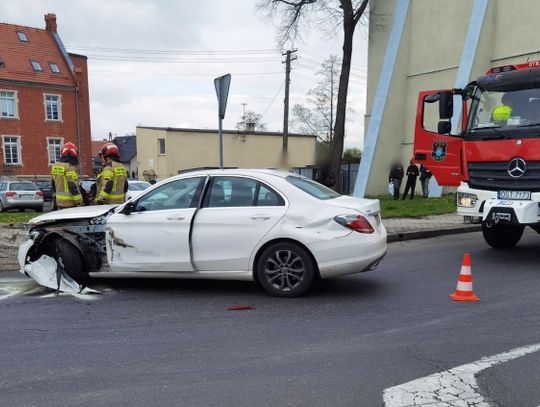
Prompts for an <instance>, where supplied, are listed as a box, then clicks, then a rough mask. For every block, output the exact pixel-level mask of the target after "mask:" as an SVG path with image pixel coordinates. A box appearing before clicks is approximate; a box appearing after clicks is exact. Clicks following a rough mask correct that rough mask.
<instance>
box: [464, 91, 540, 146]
mask: <svg viewBox="0 0 540 407" xmlns="http://www.w3.org/2000/svg"><path fill="white" fill-rule="evenodd" d="M535 126H540V89H521V90H512V91H504V92H503V91H500V90H482V89H480V88H477V90H476V92H475V95H474V96H473V102H472V105H471V117H470V119H469V134H470V135H475V133H477V134H478V135H480V134H487V133H490V129H492V130H491V133H492V135H493V136H496V137H500V138H503V137H506V138H509V137H511V136H512V134H516V131H518V132H519V134H516V136H519V137H522V136H523V134H522V129H523V128H526V127H535ZM508 130H510V133H508V132H507V131H508ZM537 130H538V129H536V133H537Z"/></svg>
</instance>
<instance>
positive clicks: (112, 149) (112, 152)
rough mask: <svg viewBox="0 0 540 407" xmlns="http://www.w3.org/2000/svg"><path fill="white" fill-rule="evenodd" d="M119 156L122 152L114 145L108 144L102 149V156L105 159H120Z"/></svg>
mask: <svg viewBox="0 0 540 407" xmlns="http://www.w3.org/2000/svg"><path fill="white" fill-rule="evenodd" d="M119 154H120V150H118V147H117V146H116V144H114V143H107V144H105V145H104V146H103V147H102V148H101V156H102V157H103V158H107V157H110V156H113V157H118V155H119Z"/></svg>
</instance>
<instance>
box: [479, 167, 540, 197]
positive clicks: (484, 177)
mask: <svg viewBox="0 0 540 407" xmlns="http://www.w3.org/2000/svg"><path fill="white" fill-rule="evenodd" d="M469 186H470V187H471V188H476V189H485V190H489V191H501V190H510V191H531V192H540V161H527V169H526V171H525V174H523V176H521V177H519V178H512V177H511V176H510V174H508V161H499V162H475V163H469Z"/></svg>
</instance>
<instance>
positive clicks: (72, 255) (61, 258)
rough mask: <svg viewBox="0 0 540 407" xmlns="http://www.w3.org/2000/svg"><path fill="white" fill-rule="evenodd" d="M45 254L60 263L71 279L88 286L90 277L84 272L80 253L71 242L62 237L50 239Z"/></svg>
mask: <svg viewBox="0 0 540 407" xmlns="http://www.w3.org/2000/svg"><path fill="white" fill-rule="evenodd" d="M46 254H48V255H49V256H51V257H52V258H54V260H56V262H57V263H58V264H62V265H63V266H64V271H65V272H66V274H67V275H68V276H70V277H71V278H72V279H73V280H75V281H76V282H77V283H79V284H80V285H82V286H84V287H86V286H88V283H89V281H90V277H89V275H88V273H87V272H86V269H85V266H84V261H83V258H82V255H81V253H80V252H79V250H78V249H77V248H76V247H75V246H74V245H73V244H72V243H70V242H68V241H67V240H66V239H62V238H55V239H52V240H51V241H49V244H48V250H47V253H46Z"/></svg>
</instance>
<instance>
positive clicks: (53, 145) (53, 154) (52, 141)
mask: <svg viewBox="0 0 540 407" xmlns="http://www.w3.org/2000/svg"><path fill="white" fill-rule="evenodd" d="M62 144H64V139H62V138H48V139H47V149H48V151H49V164H54V163H56V162H58V161H60V157H62Z"/></svg>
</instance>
